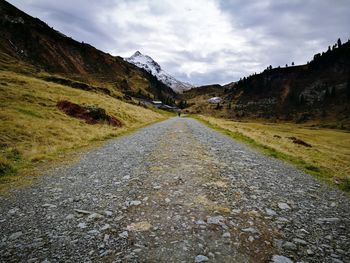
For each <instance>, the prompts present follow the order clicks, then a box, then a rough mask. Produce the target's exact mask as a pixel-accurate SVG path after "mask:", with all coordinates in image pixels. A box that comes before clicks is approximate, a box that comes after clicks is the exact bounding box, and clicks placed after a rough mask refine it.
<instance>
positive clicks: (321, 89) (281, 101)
mask: <svg viewBox="0 0 350 263" xmlns="http://www.w3.org/2000/svg"><path fill="white" fill-rule="evenodd" d="M349 82H350V42H349V41H348V42H346V43H344V44H342V43H341V41H338V43H337V44H335V45H334V46H333V48H331V47H329V49H328V51H326V52H323V53H322V54H316V55H315V56H314V58H313V59H312V60H311V61H310V62H308V63H307V64H305V65H300V66H291V67H283V68H281V67H278V68H272V67H269V68H268V69H266V70H265V71H263V72H262V73H260V74H254V75H252V76H249V77H244V78H243V79H241V80H240V81H238V82H237V83H231V84H228V85H224V86H222V87H220V86H211V88H210V90H208V87H204V88H203V89H198V90H195V91H192V90H191V91H189V92H187V93H186V96H189V97H190V98H187V99H190V103H189V104H190V105H191V103H192V107H190V108H189V109H188V110H189V111H191V112H196V113H198V112H200V113H209V114H213V115H217V116H221V117H229V118H262V119H282V120H293V121H297V122H304V121H308V120H321V121H325V122H329V121H330V122H333V121H336V122H340V123H343V124H344V125H345V124H348V123H349V122H350V83H349ZM214 87H215V88H214ZM200 91H202V92H200ZM203 91H208V92H203ZM211 96H222V98H223V99H224V102H223V103H222V104H221V105H214V106H213V105H209V104H208V103H207V99H208V98H210V97H211ZM214 107H215V108H214Z"/></svg>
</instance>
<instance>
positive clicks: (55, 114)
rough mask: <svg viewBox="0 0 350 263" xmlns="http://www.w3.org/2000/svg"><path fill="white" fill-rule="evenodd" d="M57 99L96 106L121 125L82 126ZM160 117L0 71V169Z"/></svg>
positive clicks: (161, 116) (56, 153)
mask: <svg viewBox="0 0 350 263" xmlns="http://www.w3.org/2000/svg"><path fill="white" fill-rule="evenodd" d="M59 100H68V101H71V102H73V103H77V104H87V105H96V106H99V107H101V108H104V109H105V110H106V111H107V113H108V114H110V115H112V116H114V117H117V118H118V119H119V120H121V121H122V122H123V124H124V125H123V127H122V128H115V127H112V126H109V125H107V124H96V125H89V124H86V123H85V122H84V121H82V120H79V119H76V118H72V117H69V116H67V115H65V114H64V113H63V112H61V111H60V110H58V109H57V107H56V103H57V102H58V101H59ZM165 118H167V116H165V115H164V114H161V113H159V112H155V111H152V110H149V109H145V108H142V107H138V106H134V105H131V104H128V103H124V102H122V101H120V100H117V99H114V98H112V97H109V96H105V95H101V94H96V93H93V92H87V91H82V90H78V89H73V88H70V87H66V86H62V85H59V84H54V83H50V82H45V81H43V80H40V79H37V78H34V77H29V76H24V75H21V74H18V73H14V72H10V71H0V121H1V125H0V147H1V150H0V168H1V169H2V170H3V172H4V171H5V170H7V171H6V173H7V174H9V173H10V174H11V173H12V174H13V173H14V171H15V170H16V169H17V170H18V169H19V170H21V169H22V168H23V167H28V166H31V165H32V163H33V162H38V161H40V160H47V159H55V158H56V157H57V156H59V155H61V154H64V153H65V152H69V151H71V150H75V149H79V148H82V147H84V146H87V145H90V144H91V143H92V142H96V141H101V140H105V139H107V138H111V137H114V136H117V135H120V134H122V133H125V132H126V131H129V130H132V129H135V128H138V127H141V126H144V125H146V124H149V123H152V122H155V121H160V120H162V119H165ZM0 177H1V174H0ZM2 177H3V178H4V177H6V176H2ZM2 181H4V180H2Z"/></svg>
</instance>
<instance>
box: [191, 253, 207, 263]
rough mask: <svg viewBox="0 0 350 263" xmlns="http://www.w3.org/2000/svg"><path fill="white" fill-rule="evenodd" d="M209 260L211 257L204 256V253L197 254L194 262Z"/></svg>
mask: <svg viewBox="0 0 350 263" xmlns="http://www.w3.org/2000/svg"><path fill="white" fill-rule="evenodd" d="M206 261H209V258H208V257H206V256H204V255H197V256H196V257H195V259H194V262H196V263H199V262H206Z"/></svg>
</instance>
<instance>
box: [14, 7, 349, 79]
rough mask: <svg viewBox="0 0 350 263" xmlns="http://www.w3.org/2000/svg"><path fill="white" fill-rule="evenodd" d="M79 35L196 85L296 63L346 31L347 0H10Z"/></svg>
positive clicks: (33, 14) (59, 27)
mask: <svg viewBox="0 0 350 263" xmlns="http://www.w3.org/2000/svg"><path fill="white" fill-rule="evenodd" d="M9 2H10V3H12V4H14V5H15V6H16V7H18V8H20V9H21V10H23V11H25V12H26V13H28V14H30V15H32V16H34V17H38V18H40V19H41V20H44V21H45V22H47V23H48V24H49V25H50V26H52V27H54V28H55V29H57V30H59V31H61V32H62V33H64V34H66V35H68V36H71V37H73V38H74V39H76V40H78V41H84V42H86V43H90V44H92V45H94V46H95V47H97V48H99V49H101V50H103V51H105V52H108V53H111V54H113V55H119V56H123V57H129V56H131V55H132V54H133V53H134V52H135V51H136V50H139V51H140V52H141V53H144V54H147V55H149V56H151V57H152V58H153V59H154V60H156V61H157V62H158V63H159V64H160V65H161V66H162V67H163V69H164V70H166V71H168V72H169V73H171V74H172V75H174V76H175V77H177V78H178V79H180V80H184V81H189V82H191V83H194V84H196V85H199V84H209V83H221V84H225V83H228V82H231V81H235V80H237V79H239V78H240V77H243V76H246V75H249V74H251V73H254V72H260V71H262V70H263V69H265V68H266V67H267V66H269V65H272V66H274V67H275V66H278V65H285V64H286V63H287V64H291V62H293V61H294V62H295V63H296V64H303V63H306V62H307V61H308V60H310V59H311V58H312V57H313V55H314V54H315V53H318V52H321V51H323V50H326V49H327V47H328V45H332V44H333V43H335V42H336V40H337V39H338V37H340V38H341V39H342V40H344V41H345V40H348V39H349V38H350V30H349V25H350V1H349V0H176V1H175V0H99V1H94V0H59V1H54V0H9Z"/></svg>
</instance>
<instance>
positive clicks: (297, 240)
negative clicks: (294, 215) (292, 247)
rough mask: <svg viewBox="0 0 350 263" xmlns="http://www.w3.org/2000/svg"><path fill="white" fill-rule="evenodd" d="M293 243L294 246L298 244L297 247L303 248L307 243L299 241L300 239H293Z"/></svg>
mask: <svg viewBox="0 0 350 263" xmlns="http://www.w3.org/2000/svg"><path fill="white" fill-rule="evenodd" d="M293 242H294V243H296V244H299V245H303V246H306V245H307V242H306V241H305V240H303V239H300V238H293Z"/></svg>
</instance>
